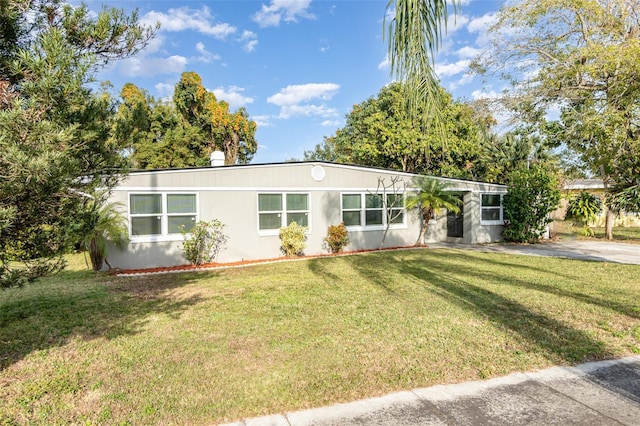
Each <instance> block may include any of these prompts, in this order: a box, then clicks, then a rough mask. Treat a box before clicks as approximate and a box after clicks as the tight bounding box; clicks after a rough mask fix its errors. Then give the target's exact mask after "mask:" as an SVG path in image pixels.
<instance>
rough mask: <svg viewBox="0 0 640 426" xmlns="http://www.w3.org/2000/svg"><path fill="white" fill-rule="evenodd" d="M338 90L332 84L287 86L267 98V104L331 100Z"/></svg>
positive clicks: (338, 87)
mask: <svg viewBox="0 0 640 426" xmlns="http://www.w3.org/2000/svg"><path fill="white" fill-rule="evenodd" d="M338 89H340V85H338V84H334V83H309V84H299V85H291V86H287V87H285V88H284V89H282V90H280V92H278V93H276V94H275V95H273V96H269V97H268V98H267V102H269V103H272V104H275V105H278V106H285V105H295V104H299V103H300V102H305V101H308V100H311V99H316V98H317V99H322V100H329V99H331V98H332V97H333V96H334V95H335V94H336V93H337V92H338Z"/></svg>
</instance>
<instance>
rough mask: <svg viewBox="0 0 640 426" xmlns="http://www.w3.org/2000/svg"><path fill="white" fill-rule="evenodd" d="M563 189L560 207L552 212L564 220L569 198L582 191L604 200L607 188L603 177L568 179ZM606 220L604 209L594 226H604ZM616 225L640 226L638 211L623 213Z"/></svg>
mask: <svg viewBox="0 0 640 426" xmlns="http://www.w3.org/2000/svg"><path fill="white" fill-rule="evenodd" d="M562 189H563V191H562V193H563V194H562V199H561V200H560V207H559V208H558V209H557V210H556V211H554V212H553V213H552V214H551V217H552V218H553V219H555V220H564V217H565V215H566V213H567V205H568V204H569V200H571V198H573V197H575V196H576V195H577V194H579V193H580V192H582V191H586V192H589V193H591V194H594V195H597V196H598V197H600V199H602V200H603V201H604V196H605V192H606V191H605V188H604V183H603V182H602V179H576V180H568V181H566V182H565V184H564V186H563V188H562ZM605 221H606V217H605V211H604V209H603V211H602V212H601V213H600V214H599V215H598V217H597V218H596V220H595V223H593V225H594V226H599V227H604V225H605ZM613 225H614V226H622V227H639V226H640V216H639V214H638V212H626V213H621V214H620V215H619V216H617V217H616V218H615V219H614V223H613Z"/></svg>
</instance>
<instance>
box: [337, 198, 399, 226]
mask: <svg viewBox="0 0 640 426" xmlns="http://www.w3.org/2000/svg"><path fill="white" fill-rule="evenodd" d="M341 201H342V221H343V222H344V224H345V226H347V227H351V228H357V227H362V228H372V229H381V228H383V227H384V226H386V224H387V222H391V226H392V227H393V226H400V225H405V216H406V214H405V213H406V209H405V206H404V195H403V194H387V195H386V200H385V198H384V197H383V196H382V195H378V194H370V193H352V194H349V193H344V194H342V200H341Z"/></svg>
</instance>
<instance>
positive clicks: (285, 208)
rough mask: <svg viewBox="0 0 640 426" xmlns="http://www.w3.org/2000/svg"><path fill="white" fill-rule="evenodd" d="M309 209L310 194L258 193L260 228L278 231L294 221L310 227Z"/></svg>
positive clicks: (260, 229)
mask: <svg viewBox="0 0 640 426" xmlns="http://www.w3.org/2000/svg"><path fill="white" fill-rule="evenodd" d="M309 211H310V210H309V194H306V193H264V194H258V230H259V231H276V230H278V229H280V228H281V227H283V226H287V225H289V224H290V223H291V222H294V221H295V222H296V223H297V224H298V225H301V226H307V227H308V226H309V223H310V221H309Z"/></svg>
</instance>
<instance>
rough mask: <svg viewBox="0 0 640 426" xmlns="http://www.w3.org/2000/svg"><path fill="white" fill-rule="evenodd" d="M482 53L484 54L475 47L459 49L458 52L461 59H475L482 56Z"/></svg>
mask: <svg viewBox="0 0 640 426" xmlns="http://www.w3.org/2000/svg"><path fill="white" fill-rule="evenodd" d="M480 53H482V50H481V49H476V48H475V47H471V46H464V47H462V48H460V49H458V51H457V52H456V54H457V55H458V57H459V58H460V59H473V58H475V57H476V56H478V55H480Z"/></svg>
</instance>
